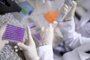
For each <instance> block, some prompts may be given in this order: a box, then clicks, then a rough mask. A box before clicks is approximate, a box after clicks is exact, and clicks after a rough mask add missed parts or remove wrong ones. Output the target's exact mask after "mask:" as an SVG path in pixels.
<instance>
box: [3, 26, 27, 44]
mask: <svg viewBox="0 0 90 60" xmlns="http://www.w3.org/2000/svg"><path fill="white" fill-rule="evenodd" d="M24 33H25V29H24V28H21V27H17V26H14V25H10V24H8V25H7V27H6V30H5V32H4V34H3V37H2V39H3V40H10V41H14V42H23V38H24Z"/></svg>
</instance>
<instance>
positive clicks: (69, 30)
mask: <svg viewBox="0 0 90 60" xmlns="http://www.w3.org/2000/svg"><path fill="white" fill-rule="evenodd" d="M59 28H60V30H61V32H62V34H63V38H64V41H65V43H66V44H67V46H68V47H70V48H72V49H74V48H76V47H78V46H80V45H82V44H85V43H88V42H90V38H86V37H83V36H81V34H79V33H77V32H75V23H74V19H73V18H72V20H70V21H67V22H60V23H59Z"/></svg>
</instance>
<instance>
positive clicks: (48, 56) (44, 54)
mask: <svg viewBox="0 0 90 60" xmlns="http://www.w3.org/2000/svg"><path fill="white" fill-rule="evenodd" d="M37 51H38V55H39V57H40V60H54V58H53V48H52V45H45V46H41V47H39V48H37Z"/></svg>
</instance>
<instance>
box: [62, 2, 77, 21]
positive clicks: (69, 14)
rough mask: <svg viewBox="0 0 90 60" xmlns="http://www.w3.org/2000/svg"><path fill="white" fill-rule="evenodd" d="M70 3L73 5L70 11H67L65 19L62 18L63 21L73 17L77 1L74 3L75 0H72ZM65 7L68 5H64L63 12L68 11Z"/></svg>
mask: <svg viewBox="0 0 90 60" xmlns="http://www.w3.org/2000/svg"><path fill="white" fill-rule="evenodd" d="M72 4H73V6H72V8H71V10H70V12H69V13H68V14H67V16H66V17H65V19H64V20H65V21H67V20H72V18H73V17H74V14H75V10H76V6H77V3H76V2H75V1H73V2H72ZM67 9H68V6H67V5H65V7H64V12H65V13H67V12H68V10H67Z"/></svg>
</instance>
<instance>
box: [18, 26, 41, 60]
mask: <svg viewBox="0 0 90 60" xmlns="http://www.w3.org/2000/svg"><path fill="white" fill-rule="evenodd" d="M27 34H28V35H27V36H28V40H27V41H26V42H25V43H26V44H24V43H18V46H19V47H20V48H21V49H22V50H23V52H24V55H25V58H26V60H39V57H38V54H37V50H36V46H35V43H34V40H33V38H32V36H31V31H30V28H29V27H28V29H27Z"/></svg>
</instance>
